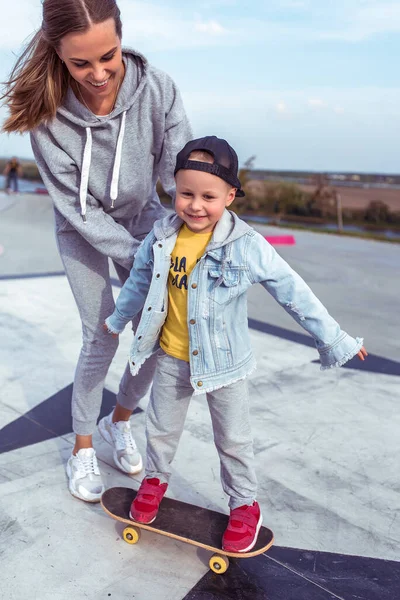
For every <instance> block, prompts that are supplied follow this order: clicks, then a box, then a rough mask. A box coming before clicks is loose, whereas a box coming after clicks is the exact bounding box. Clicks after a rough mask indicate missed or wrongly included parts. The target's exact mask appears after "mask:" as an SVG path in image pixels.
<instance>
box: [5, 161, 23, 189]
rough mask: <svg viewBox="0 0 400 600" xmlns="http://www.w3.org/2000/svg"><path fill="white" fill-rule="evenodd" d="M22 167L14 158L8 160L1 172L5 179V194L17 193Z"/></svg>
mask: <svg viewBox="0 0 400 600" xmlns="http://www.w3.org/2000/svg"><path fill="white" fill-rule="evenodd" d="M22 174H23V173H22V167H21V164H20V162H19V160H18V158H17V157H16V156H13V157H12V158H10V160H9V161H8V162H7V164H6V167H5V169H4V171H3V175H4V176H5V178H6V185H5V190H6V193H7V194H10V193H12V192H14V193H15V194H16V193H17V192H18V177H22Z"/></svg>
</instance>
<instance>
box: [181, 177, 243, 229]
mask: <svg viewBox="0 0 400 600" xmlns="http://www.w3.org/2000/svg"><path fill="white" fill-rule="evenodd" d="M235 192H236V190H235V188H233V187H231V186H230V185H229V184H228V183H226V182H225V181H224V180H223V179H221V178H220V177H217V176H216V175H211V174H210V173H204V172H202V171H194V170H191V169H181V170H179V171H178V172H177V174H176V200H175V211H176V213H177V215H178V216H179V217H180V218H181V219H182V220H183V221H184V222H185V223H186V225H187V226H188V228H189V229H190V230H191V231H193V232H194V233H209V232H210V231H213V229H214V227H215V225H216V224H217V223H218V221H219V220H220V218H221V217H222V214H223V212H224V210H225V208H227V207H228V206H230V204H232V202H233V200H234V198H235Z"/></svg>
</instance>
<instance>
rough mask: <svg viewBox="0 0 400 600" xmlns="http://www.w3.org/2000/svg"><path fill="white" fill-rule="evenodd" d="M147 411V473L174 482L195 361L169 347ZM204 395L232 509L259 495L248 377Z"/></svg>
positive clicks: (162, 357) (159, 363)
mask: <svg viewBox="0 0 400 600" xmlns="http://www.w3.org/2000/svg"><path fill="white" fill-rule="evenodd" d="M156 357H157V366H156V371H155V375H154V381H153V388H152V392H151V397H150V402H149V405H148V409H147V415H146V436H147V459H146V477H158V478H159V479H160V481H161V482H162V483H164V482H167V483H168V481H169V478H170V475H171V470H170V463H171V462H172V460H173V458H174V456H175V453H176V450H177V447H178V443H179V439H180V437H181V435H182V431H183V427H184V423H185V419H186V414H187V411H188V408H189V402H190V399H191V397H192V395H193V388H192V386H191V385H190V379H189V378H190V366H189V363H187V362H185V361H183V360H179V359H177V358H173V357H172V356H169V355H168V354H166V353H165V352H164V351H163V350H161V349H160V350H159V351H158V352H157V354H156ZM201 398H204V399H207V402H208V407H209V411H210V415H211V421H212V427H213V432H214V442H215V446H216V448H217V450H218V454H219V459H220V465H221V483H222V487H223V490H224V492H225V493H226V494H227V495H228V496H229V497H230V501H229V506H230V508H231V509H233V508H237V507H238V506H242V505H243V504H252V503H253V501H254V500H255V499H256V494H257V479H256V475H255V471H254V464H253V463H254V454H253V439H252V435H251V429H250V419H249V398H248V390H247V381H246V380H241V381H237V382H236V383H233V384H231V385H229V386H227V387H223V388H221V389H219V390H215V391H214V392H209V393H207V394H205V395H204V396H201Z"/></svg>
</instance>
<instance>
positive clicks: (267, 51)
mask: <svg viewBox="0 0 400 600" xmlns="http://www.w3.org/2000/svg"><path fill="white" fill-rule="evenodd" d="M245 4H246V8H245ZM119 6H120V8H121V12H122V17H123V26H124V38H123V43H124V44H125V45H128V46H131V47H133V48H136V49H138V50H139V51H141V52H142V53H144V54H145V55H146V56H147V58H148V59H149V60H150V61H151V62H152V63H153V64H155V65H156V66H158V67H160V68H161V69H164V70H165V71H167V72H168V73H169V74H170V75H171V76H172V77H173V78H174V79H175V81H176V82H177V83H178V85H179V87H180V89H181V92H182V96H183V98H184V101H185V105H186V109H187V112H188V114H189V117H190V119H191V122H192V124H193V128H194V133H195V135H196V137H197V136H201V135H206V134H215V135H219V136H223V137H226V138H227V139H228V140H229V141H230V143H231V144H232V145H233V146H234V147H235V148H236V150H237V152H238V154H239V158H240V161H241V162H244V161H245V160H246V159H247V158H249V157H250V156H252V155H255V156H256V160H255V166H256V167H258V168H277V169H310V170H317V171H318V170H326V171H335V170H342V171H379V172H387V173H390V172H391V173H398V172H399V171H400V166H399V158H398V157H399V150H398V147H399V138H400V81H399V68H398V57H399V56H400V0H259V1H250V2H248V3H244V2H243V1H242V0H241V1H236V0H215V1H213V0H210V1H207V0H204V1H202V0H198V1H197V2H196V3H191V2H186V1H185V2H183V1H180V0H179V1H178V0H172V1H170V0H153V1H150V2H135V1H133V0H120V2H119ZM40 13H41V3H40V1H39V0H13V2H12V3H9V5H8V6H7V7H5V8H2V20H1V24H0V79H1V80H2V81H4V79H5V78H6V76H7V74H8V73H9V71H10V69H11V66H12V64H13V61H14V57H15V54H17V53H18V52H19V50H20V49H21V44H22V42H23V40H24V39H25V38H26V37H27V36H28V35H29V34H30V32H31V31H32V30H33V29H35V28H37V27H38V26H39V25H40ZM5 114H6V113H5V109H4V108H3V109H1V110H0V118H1V119H3V118H4V116H5ZM9 154H18V155H20V156H24V157H30V156H32V153H31V150H30V146H29V140H28V138H26V137H22V138H21V137H20V136H10V137H8V136H5V135H0V156H5V155H9Z"/></svg>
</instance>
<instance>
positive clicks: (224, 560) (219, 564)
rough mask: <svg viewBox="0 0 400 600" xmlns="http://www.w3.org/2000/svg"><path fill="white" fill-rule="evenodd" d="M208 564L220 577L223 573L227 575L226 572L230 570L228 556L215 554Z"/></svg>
mask: <svg viewBox="0 0 400 600" xmlns="http://www.w3.org/2000/svg"><path fill="white" fill-rule="evenodd" d="M208 564H209V566H210V569H211V571H214V573H217V574H218V575H222V573H225V571H227V570H228V567H229V558H228V557H227V556H221V555H220V554H213V555H212V557H211V558H210V560H209V563H208Z"/></svg>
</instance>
